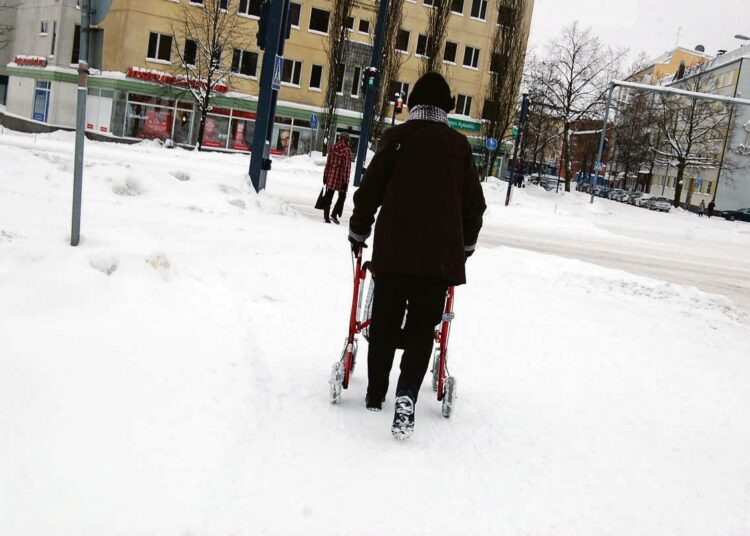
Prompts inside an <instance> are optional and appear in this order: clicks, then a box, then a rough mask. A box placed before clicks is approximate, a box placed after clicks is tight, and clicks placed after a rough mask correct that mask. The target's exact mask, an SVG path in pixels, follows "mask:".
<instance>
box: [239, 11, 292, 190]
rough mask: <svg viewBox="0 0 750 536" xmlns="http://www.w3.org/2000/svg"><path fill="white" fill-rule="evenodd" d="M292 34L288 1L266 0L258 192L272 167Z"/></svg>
mask: <svg viewBox="0 0 750 536" xmlns="http://www.w3.org/2000/svg"><path fill="white" fill-rule="evenodd" d="M288 37H289V0H267V1H266V2H265V3H264V4H263V7H262V12H261V18H260V20H259V21H258V46H259V47H260V49H261V50H264V54H263V66H262V67H261V72H260V94H259V96H258V110H257V115H256V121H255V136H254V137H253V148H252V153H250V171H249V175H250V180H251V181H252V184H253V188H255V191H256V192H260V191H261V190H263V189H265V187H266V175H267V173H268V172H269V171H270V169H271V159H270V158H269V157H270V154H271V134H272V133H273V122H274V117H275V116H276V101H277V99H278V93H279V90H280V89H281V72H282V70H283V68H284V45H285V43H286V40H287V38H288Z"/></svg>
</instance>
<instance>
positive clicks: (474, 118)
mask: <svg viewBox="0 0 750 536" xmlns="http://www.w3.org/2000/svg"><path fill="white" fill-rule="evenodd" d="M225 1H226V5H227V8H228V11H229V13H230V14H231V15H233V16H236V17H237V18H238V19H237V20H238V28H239V35H241V36H242V37H241V39H235V42H234V46H233V47H232V50H223V51H222V54H221V58H222V59H221V61H222V62H223V64H224V65H225V66H226V67H227V68H228V69H229V70H231V71H232V76H231V79H230V80H229V82H228V84H227V87H226V88H223V89H224V90H225V91H224V94H223V95H221V96H218V97H216V99H215V101H214V105H215V108H214V110H213V111H212V114H211V116H210V121H209V122H208V123H207V128H206V135H205V136H204V142H205V143H206V145H207V146H209V147H213V148H215V149H217V150H228V151H247V150H249V145H250V139H251V138H252V133H253V129H254V117H255V114H254V112H255V109H256V104H257V95H258V84H259V77H260V70H261V65H262V58H263V52H262V51H260V50H259V49H258V47H257V45H256V39H255V36H256V33H257V28H258V19H259V15H260V7H261V2H260V1H258V0H225ZM499 1H500V0H453V11H452V14H451V18H450V22H449V24H448V32H447V38H446V44H445V46H444V47H443V49H442V50H441V56H442V58H441V59H442V61H443V62H444V65H445V73H446V76H447V78H448V81H449V82H450V84H451V87H452V88H453V89H454V92H455V94H456V97H457V109H456V110H455V111H454V113H452V114H451V115H450V121H451V124H452V126H454V127H455V128H458V129H460V130H462V131H464V132H465V133H466V134H467V135H469V136H478V135H479V131H480V125H481V116H482V105H483V98H482V90H483V88H485V87H486V85H487V82H488V77H489V70H490V63H491V53H490V48H491V40H492V36H493V33H494V31H495V29H496V27H497V24H498V18H499V15H498V13H499V9H498V2H499ZM202 2H203V0H195V1H190V0H113V2H112V7H111V10H110V12H109V14H108V15H107V16H106V18H105V19H104V22H103V23H102V25H101V26H100V27H98V28H97V29H96V31H95V32H93V36H92V42H91V52H92V54H91V58H92V61H91V63H92V66H93V67H95V68H96V69H97V70H96V71H94V75H93V76H91V77H90V78H89V103H88V107H87V121H86V123H87V129H88V130H89V131H91V132H95V133H97V134H98V135H101V136H113V137H118V138H126V139H133V140H138V139H143V138H160V139H166V138H171V139H174V140H175V142H177V143H181V144H192V143H194V141H195V136H196V134H197V126H196V123H197V120H196V119H197V118H196V115H197V114H196V113H195V112H194V109H193V105H192V103H191V102H190V99H189V98H188V97H186V95H185V91H184V90H179V89H176V88H174V87H169V85H168V84H165V81H166V80H168V79H169V77H170V76H173V75H174V74H175V73H176V72H177V71H178V70H179V69H178V68H177V67H176V66H177V65H178V64H179V63H180V62H179V58H180V57H185V55H190V54H191V50H190V47H191V44H190V43H187V42H186V38H185V36H184V32H183V31H182V28H183V26H181V23H180V21H181V20H182V17H183V10H184V9H190V10H192V9H195V10H200V9H203V6H202ZM430 3H431V0H406V2H405V3H404V16H403V23H402V28H401V31H400V32H399V36H398V40H397V47H396V48H397V49H398V53H400V54H403V55H404V58H403V59H404V63H403V65H402V68H401V70H400V73H399V77H398V83H397V84H394V86H393V87H392V88H389V91H390V90H391V89H397V90H400V91H408V90H409V88H411V87H412V86H413V84H414V82H415V81H416V80H417V78H418V70H419V67H420V62H421V61H423V60H422V54H423V52H424V46H425V42H426V36H425V35H424V34H425V33H426V28H427V20H428V13H429V10H431V9H433V8H432V7H431V6H430ZM77 4H78V2H77V0H59V1H58V2H56V3H48V2H43V1H41V0H29V1H26V2H23V3H22V4H21V5H20V6H19V8H18V10H17V14H16V15H17V20H18V28H19V29H24V30H26V29H28V31H17V32H16V34H17V36H18V35H22V36H23V37H22V38H18V37H17V38H16V39H15V40H14V42H13V45H12V51H11V63H10V64H8V66H7V71H8V74H9V82H8V96H7V110H6V114H7V116H8V117H10V118H12V119H14V120H16V122H18V121H22V122H25V123H26V124H32V125H34V126H35V127H39V128H43V127H45V126H52V127H66V128H71V127H73V126H74V110H75V106H74V102H75V83H76V80H77V74H76V71H75V69H74V65H73V64H74V63H75V60H76V56H77V51H78V30H77V26H76V24H77V21H79V20H80V9H79V8H78V6H77ZM291 6H292V10H291V16H292V31H291V37H290V39H289V40H288V41H287V44H286V50H285V53H284V69H283V73H282V84H281V85H282V87H281V90H280V92H279V104H278V108H277V113H276V121H275V129H274V133H273V138H272V149H273V152H275V153H276V154H281V153H286V154H296V153H302V152H306V151H307V150H308V149H309V148H310V145H311V144H312V143H313V139H315V137H316V136H317V133H316V132H314V130H313V129H312V128H311V125H310V119H311V115H313V114H315V115H320V114H321V113H322V111H323V109H324V98H325V90H326V87H327V83H328V77H329V76H330V69H329V68H328V66H327V61H326V54H325V47H326V43H327V40H328V32H329V31H330V12H329V10H330V6H331V2H330V1H324V0H311V1H303V2H292V4H291ZM531 7H532V8H533V2H532V3H531ZM376 8H377V4H376V3H375V2H364V1H358V2H357V3H356V4H355V9H354V11H353V13H352V18H351V20H349V21H348V23H347V27H348V28H349V43H348V44H347V52H346V63H345V65H344V77H343V83H342V84H341V87H340V88H339V90H340V91H339V99H338V105H339V107H340V109H339V124H338V128H339V130H348V131H349V132H350V134H352V136H353V138H354V139H355V140H356V138H357V136H358V133H359V123H360V120H361V112H362V105H363V101H364V98H363V95H362V94H361V90H360V79H361V73H362V69H363V68H364V67H366V66H367V65H369V63H370V56H371V53H372V42H373V38H374V35H373V34H374V30H375V18H376V15H377V13H376ZM531 12H532V9H529V12H528V14H527V18H526V31H527V33H528V27H529V25H530V22H531V14H532V13H531ZM37 29H38V30H39V31H37ZM52 29H54V35H53V30H52ZM53 41H54V43H53ZM237 43H241V44H239V45H238V44H237ZM192 53H193V54H194V52H192ZM404 118H405V114H404V115H402V116H401V117H400V119H404ZM6 120H7V118H6Z"/></svg>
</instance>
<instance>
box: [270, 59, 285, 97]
mask: <svg viewBox="0 0 750 536" xmlns="http://www.w3.org/2000/svg"><path fill="white" fill-rule="evenodd" d="M283 70H284V56H279V55H278V54H277V55H276V62H275V63H274V65H273V82H272V83H271V89H273V90H274V91H279V90H280V89H281V71H283Z"/></svg>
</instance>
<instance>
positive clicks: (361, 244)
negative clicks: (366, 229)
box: [349, 236, 367, 255]
mask: <svg viewBox="0 0 750 536" xmlns="http://www.w3.org/2000/svg"><path fill="white" fill-rule="evenodd" d="M349 243H350V244H351V245H352V253H354V254H355V255H356V254H357V253H359V251H360V250H361V249H362V248H366V247H367V244H365V243H364V242H360V241H358V240H357V239H356V238H353V237H351V236H350V237H349Z"/></svg>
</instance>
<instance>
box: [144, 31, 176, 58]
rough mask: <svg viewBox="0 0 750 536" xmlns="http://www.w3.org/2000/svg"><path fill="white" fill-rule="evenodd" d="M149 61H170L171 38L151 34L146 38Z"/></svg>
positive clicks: (169, 36)
mask: <svg viewBox="0 0 750 536" xmlns="http://www.w3.org/2000/svg"><path fill="white" fill-rule="evenodd" d="M146 58H148V59H150V60H159V61H170V59H171V58H172V36H171V35H165V34H160V33H156V32H151V33H150V34H149V36H148V53H147V54H146Z"/></svg>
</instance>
